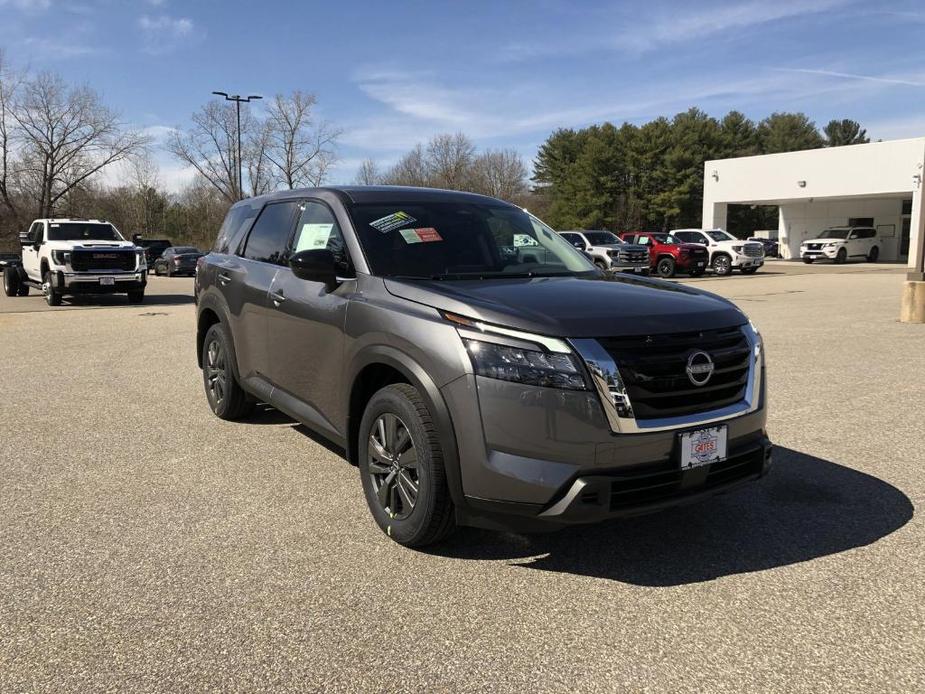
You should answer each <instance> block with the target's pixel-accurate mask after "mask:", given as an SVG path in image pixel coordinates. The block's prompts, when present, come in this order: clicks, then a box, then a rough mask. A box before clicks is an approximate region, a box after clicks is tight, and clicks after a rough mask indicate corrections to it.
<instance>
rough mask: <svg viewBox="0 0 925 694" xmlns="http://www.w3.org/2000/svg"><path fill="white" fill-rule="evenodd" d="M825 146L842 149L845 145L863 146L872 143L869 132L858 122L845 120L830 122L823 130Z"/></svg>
mask: <svg viewBox="0 0 925 694" xmlns="http://www.w3.org/2000/svg"><path fill="white" fill-rule="evenodd" d="M823 132H824V133H825V144H826V146H827V147H841V146H843V145H863V144H866V143H868V142H870V138H869V137H867V130H865V129H864V128H862V127H861V124H860V123H858V122H857V121H854V120H850V119H848V118H845V119H843V120H830V121H829V124H828V125H826V126H825V128H823Z"/></svg>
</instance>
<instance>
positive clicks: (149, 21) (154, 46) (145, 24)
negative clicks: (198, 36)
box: [138, 14, 195, 54]
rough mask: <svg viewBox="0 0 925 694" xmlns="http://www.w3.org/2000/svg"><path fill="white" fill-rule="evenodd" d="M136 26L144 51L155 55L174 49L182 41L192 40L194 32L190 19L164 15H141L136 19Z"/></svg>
mask: <svg viewBox="0 0 925 694" xmlns="http://www.w3.org/2000/svg"><path fill="white" fill-rule="evenodd" d="M138 26H139V28H140V29H141V33H142V35H143V37H144V50H145V51H146V52H148V53H155V54H157V53H166V52H168V51H170V50H172V49H174V48H176V47H177V46H178V45H180V43H181V42H183V41H184V40H188V39H190V38H192V37H193V36H194V30H195V25H194V24H193V20H192V19H189V18H188V17H170V16H168V15H165V14H162V15H157V16H151V15H147V14H143V15H141V17H139V18H138Z"/></svg>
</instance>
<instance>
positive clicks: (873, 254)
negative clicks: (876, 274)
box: [867, 246, 880, 263]
mask: <svg viewBox="0 0 925 694" xmlns="http://www.w3.org/2000/svg"><path fill="white" fill-rule="evenodd" d="M879 257H880V249H879V248H877V247H876V246H874V247H873V248H871V249H870V253H869V254H868V256H867V262H868V263H876V262H877V258H879Z"/></svg>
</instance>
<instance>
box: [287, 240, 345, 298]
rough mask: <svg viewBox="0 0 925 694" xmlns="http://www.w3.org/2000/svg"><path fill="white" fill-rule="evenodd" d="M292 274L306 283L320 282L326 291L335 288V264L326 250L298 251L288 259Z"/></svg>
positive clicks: (332, 255)
mask: <svg viewBox="0 0 925 694" xmlns="http://www.w3.org/2000/svg"><path fill="white" fill-rule="evenodd" d="M289 267H290V268H292V274H293V275H295V276H296V277H298V278H299V279H300V280H306V281H307V282H321V283H322V284H324V286H325V287H327V288H328V291H330V290H332V289H334V288H335V287H337V284H338V282H337V262H336V261H335V260H334V254H333V253H331V251H329V250H328V249H327V248H318V249H315V250H311V251H299V252H298V253H295V254H293V255H292V257H290V258H289Z"/></svg>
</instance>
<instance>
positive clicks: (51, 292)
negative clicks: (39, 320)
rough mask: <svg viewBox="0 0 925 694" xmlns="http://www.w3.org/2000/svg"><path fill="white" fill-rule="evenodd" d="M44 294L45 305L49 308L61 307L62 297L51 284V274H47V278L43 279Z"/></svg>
mask: <svg viewBox="0 0 925 694" xmlns="http://www.w3.org/2000/svg"><path fill="white" fill-rule="evenodd" d="M42 293H44V294H45V303H46V304H48V305H49V306H60V305H61V295H60V294H59V293H58V292H56V291H55V288H54V286H53V285H52V283H51V273H50V272H46V273H45V276H44V277H43V278H42Z"/></svg>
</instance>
